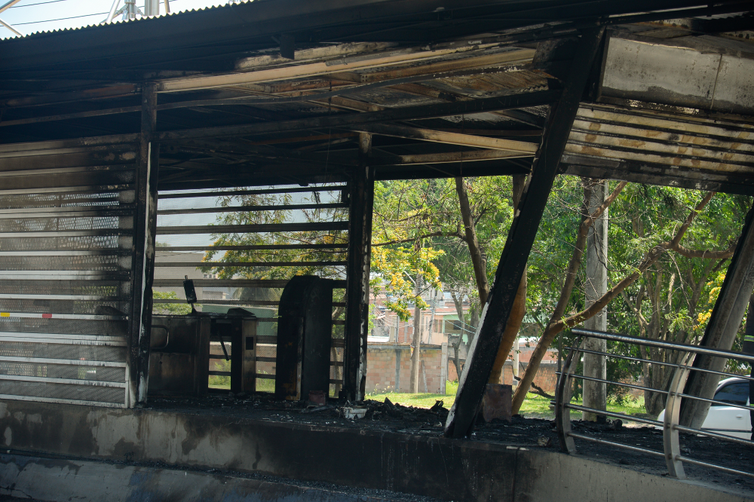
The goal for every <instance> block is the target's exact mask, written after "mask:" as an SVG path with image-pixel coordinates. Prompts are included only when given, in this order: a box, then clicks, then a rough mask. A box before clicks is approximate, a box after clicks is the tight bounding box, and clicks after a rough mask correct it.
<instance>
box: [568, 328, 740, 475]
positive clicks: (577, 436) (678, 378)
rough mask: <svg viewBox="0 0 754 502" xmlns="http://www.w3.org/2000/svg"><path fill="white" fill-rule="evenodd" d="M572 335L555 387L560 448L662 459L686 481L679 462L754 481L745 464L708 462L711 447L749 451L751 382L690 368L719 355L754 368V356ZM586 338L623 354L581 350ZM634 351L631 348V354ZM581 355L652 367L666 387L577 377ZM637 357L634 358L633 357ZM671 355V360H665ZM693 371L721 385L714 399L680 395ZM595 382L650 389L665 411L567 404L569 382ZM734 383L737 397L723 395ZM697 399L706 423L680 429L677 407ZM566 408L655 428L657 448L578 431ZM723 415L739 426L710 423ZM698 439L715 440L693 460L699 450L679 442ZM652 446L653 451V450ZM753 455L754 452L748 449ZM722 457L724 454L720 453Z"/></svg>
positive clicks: (580, 332)
mask: <svg viewBox="0 0 754 502" xmlns="http://www.w3.org/2000/svg"><path fill="white" fill-rule="evenodd" d="M573 333H574V334H575V335H577V338H576V341H575V343H574V344H573V346H571V347H567V348H566V349H567V350H568V351H569V353H568V356H567V358H566V360H565V363H564V365H563V368H562V371H561V372H560V375H559V379H558V388H557V393H556V399H555V406H556V422H557V427H558V434H559V437H560V443H561V448H562V449H563V450H564V451H566V452H568V453H574V452H576V451H577V441H579V442H581V441H584V442H590V443H593V444H594V443H597V444H600V445H602V446H605V447H608V448H620V449H623V450H629V451H631V452H633V453H636V454H642V455H647V456H651V457H656V458H660V459H664V460H665V465H666V466H667V469H668V473H669V474H670V475H671V476H674V477H676V478H679V479H685V478H686V472H685V471H684V464H688V465H694V466H701V467H704V468H711V469H716V470H718V471H723V472H727V473H730V474H733V475H736V476H746V477H752V478H754V467H751V468H750V469H746V468H742V465H743V466H746V465H747V463H746V462H739V463H737V464H735V465H730V464H729V465H723V464H724V463H722V462H716V461H711V460H710V458H712V459H714V458H715V457H716V454H715V452H714V451H710V450H711V449H715V448H719V451H720V452H722V451H724V449H725V448H726V446H727V447H729V446H730V445H731V444H732V443H736V444H738V445H743V446H744V447H745V448H754V443H752V441H751V440H750V434H751V425H750V422H749V412H750V411H751V410H753V409H754V408H752V407H751V406H750V403H749V402H748V397H749V394H748V383H749V382H750V381H751V380H752V379H751V378H750V377H749V376H744V375H740V374H736V373H731V372H727V371H717V370H714V369H702V368H695V367H694V366H693V364H694V360H695V358H696V357H699V356H702V355H703V356H712V357H719V358H723V359H725V360H734V361H738V362H740V363H746V364H747V369H748V365H751V364H754V356H749V355H745V354H741V353H738V352H731V351H725V350H715V349H709V348H704V347H697V346H693V345H686V344H678V343H671V342H665V341H661V340H650V339H645V338H637V337H631V336H624V335H617V334H610V333H605V332H600V331H591V330H585V329H574V330H573ZM589 339H598V340H605V341H606V342H608V343H609V342H614V343H613V345H618V344H620V345H621V346H622V347H623V350H621V351H620V353H618V351H615V350H613V351H611V350H609V349H608V350H604V351H603V350H593V349H587V348H586V347H585V345H586V344H585V343H584V342H585V341H586V340H589ZM631 348H634V349H636V350H630V349H631ZM639 348H644V349H648V348H652V349H654V350H653V351H652V352H653V353H655V354H657V353H663V354H665V356H664V357H662V358H655V359H653V358H650V357H645V356H644V355H642V353H644V354H647V353H649V351H648V350H638V349H639ZM584 354H592V355H595V356H598V357H605V358H613V359H619V360H622V361H624V362H626V363H629V364H640V365H653V366H655V367H656V368H660V367H664V368H666V370H667V371H669V374H668V378H667V379H666V381H668V382H669V383H668V385H667V386H666V387H665V388H652V387H649V386H647V385H646V384H645V383H643V382H642V381H625V380H624V381H617V380H610V379H603V378H596V377H591V376H583V375H580V374H577V373H576V370H577V366H578V362H579V361H580V360H581V357H582V356H583V355H584ZM637 354H638V355H637ZM668 354H671V355H672V357H668ZM693 372H700V373H707V374H709V375H711V376H712V377H713V378H715V379H716V381H717V380H721V381H722V382H723V383H722V384H721V385H720V386H719V388H718V390H717V392H716V393H715V395H714V396H699V395H691V394H687V393H685V390H684V389H685V387H686V383H687V381H688V378H689V375H690V374H692V373H693ZM726 378H735V379H734V380H730V381H728V380H724V379H726ZM579 381H581V382H586V381H591V382H596V383H601V384H605V385H614V386H618V387H622V388H623V389H626V390H629V391H633V392H636V391H641V392H644V391H649V392H652V393H659V394H662V395H663V396H664V397H665V410H664V411H663V412H662V413H660V415H659V416H658V417H657V418H651V417H648V416H635V415H631V414H628V413H622V412H618V411H609V410H601V409H595V408H592V407H589V406H584V405H581V404H576V403H575V402H572V399H571V396H572V394H573V392H572V390H573V387H574V383H576V382H579ZM734 384H735V385H737V386H738V387H737V388H738V393H739V394H738V397H735V396H733V395H732V394H730V393H726V387H725V386H726V385H730V386H733V385H734ZM689 401H697V402H703V403H707V404H709V405H710V410H711V411H708V416H707V419H706V420H705V421H704V423H703V424H702V425H701V426H700V427H690V426H687V425H681V423H680V417H681V406H682V404H683V403H684V402H687V403H688V402H689ZM571 410H573V411H581V412H586V413H592V414H594V415H596V416H602V417H606V418H612V419H617V420H621V421H622V422H626V423H633V424H635V425H636V426H649V427H651V428H653V429H656V430H660V429H661V430H662V439H661V441H660V442H659V443H658V444H654V445H650V446H648V445H647V444H639V443H637V442H636V441H634V442H632V443H631V444H629V443H628V442H627V441H624V442H621V441H619V440H616V439H614V438H612V437H600V435H599V434H589V433H581V432H579V431H577V430H575V428H574V426H573V424H572V422H571ZM722 412H726V413H728V414H732V416H733V417H734V418H733V420H734V421H737V422H738V424H739V425H738V426H733V427H731V426H729V425H723V426H719V425H714V424H713V423H712V420H711V418H713V419H718V418H719V419H720V420H724V416H723V415H722ZM701 437H706V438H714V439H715V440H717V441H710V442H709V443H710V444H709V445H706V446H705V448H704V449H703V450H704V453H705V455H703V458H702V456H697V454H700V453H702V451H701V450H700V449H698V448H695V449H692V448H686V447H684V441H687V440H690V439H691V438H694V439H698V438H701ZM652 446H656V447H654V448H653V447H652ZM752 452H753V453H754V450H752ZM720 456H723V455H720Z"/></svg>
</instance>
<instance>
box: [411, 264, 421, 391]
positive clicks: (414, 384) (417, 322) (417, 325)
mask: <svg viewBox="0 0 754 502" xmlns="http://www.w3.org/2000/svg"><path fill="white" fill-rule="evenodd" d="M420 294H421V276H417V278H416V297H417V299H418V298H419V295H420ZM421 345H422V310H421V308H420V307H419V304H418V302H416V303H415V307H414V343H413V346H414V352H413V353H412V354H411V392H412V393H414V394H416V393H418V392H419V372H420V371H421Z"/></svg>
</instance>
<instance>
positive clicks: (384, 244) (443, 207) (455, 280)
mask: <svg viewBox="0 0 754 502" xmlns="http://www.w3.org/2000/svg"><path fill="white" fill-rule="evenodd" d="M464 182H465V183H466V188H467V191H468V195H469V202H470V206H471V213H472V218H473V220H474V222H475V227H476V231H477V236H478V239H479V243H480V247H481V248H482V252H483V255H484V258H485V263H484V265H485V267H486V270H487V276H488V278H489V280H490V281H491V280H492V278H493V277H494V274H495V267H496V266H497V259H498V257H499V256H500V252H502V248H503V246H504V245H505V240H506V238H507V233H508V232H507V230H508V227H509V226H510V223H511V220H512V217H513V208H512V205H511V203H510V194H511V181H510V178H509V177H503V176H499V177H480V178H466V179H464ZM373 221H374V222H373V236H372V246H373V259H372V269H373V271H375V272H378V273H380V274H381V273H382V270H383V269H385V263H386V262H387V261H390V259H389V256H390V254H392V253H395V255H394V256H395V258H396V261H398V262H403V263H405V264H409V263H411V260H407V256H408V255H409V254H410V252H409V251H411V252H414V253H416V252H418V250H421V253H423V254H424V256H420V255H416V256H415V258H413V259H412V260H413V267H415V268H416V269H417V270H418V269H422V266H419V264H420V263H422V262H423V261H426V259H427V258H428V259H429V260H430V261H431V262H432V264H433V266H435V267H436V268H437V270H438V271H439V276H440V281H441V282H442V285H443V288H444V289H445V290H446V291H450V292H454V293H456V294H457V295H458V296H459V297H460V298H463V297H468V299H469V300H470V302H471V303H472V306H473V307H472V308H473V312H472V319H467V320H466V321H470V322H471V323H472V324H473V325H475V324H476V323H475V322H474V321H475V319H478V315H479V312H480V310H481V309H480V307H479V300H478V299H479V296H478V294H477V292H476V285H475V282H474V272H473V268H472V265H471V262H470V259H469V251H468V246H467V243H466V235H465V233H464V227H463V221H462V219H461V214H460V210H459V203H458V194H457V193H456V188H455V181H454V180H453V179H452V178H449V179H432V180H410V181H391V182H378V183H377V184H376V186H375V208H374V220H373ZM385 248H386V249H388V250H389V251H385V250H384V249H385ZM430 257H431V258H430ZM487 257H491V259H490V260H488V259H486V258H487ZM430 275H431V274H430ZM391 277H392V276H391ZM375 282H377V281H375ZM384 282H385V281H383V283H384ZM427 282H428V283H431V281H429V280H428V281H427ZM395 284H396V285H398V286H401V287H404V288H405V285H403V284H401V283H400V281H396V283H395ZM383 287H385V289H386V291H391V288H392V286H391V285H390V282H388V283H386V284H385V285H384V286H383ZM459 314H460V313H459Z"/></svg>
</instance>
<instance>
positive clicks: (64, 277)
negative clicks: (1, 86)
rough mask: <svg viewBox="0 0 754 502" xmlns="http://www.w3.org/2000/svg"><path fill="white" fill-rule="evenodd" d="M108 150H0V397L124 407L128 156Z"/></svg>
mask: <svg viewBox="0 0 754 502" xmlns="http://www.w3.org/2000/svg"><path fill="white" fill-rule="evenodd" d="M113 152H114V153H113V155H112V156H111V158H113V159H121V160H120V161H117V162H114V163H112V164H108V165H90V164H92V163H94V162H88V161H86V160H85V161H83V162H82V160H81V159H85V158H86V154H85V152H84V155H77V156H75V159H77V162H79V163H80V164H83V165H71V164H70V163H71V160H70V157H66V156H60V163H59V164H60V165H59V166H58V167H56V168H50V167H49V162H44V164H45V165H46V167H45V168H44V169H41V168H40V169H35V165H37V164H39V163H40V159H41V158H43V157H44V158H45V159H49V156H48V155H53V154H54V153H52V152H50V151H40V150H34V151H32V150H29V151H20V152H19V151H16V152H0V399H18V400H26V401H43V402H61V403H72V404H88V405H92V404H94V405H101V406H125V403H126V353H127V330H128V315H127V314H128V313H129V312H130V311H131V302H132V299H131V266H132V245H133V227H134V224H133V223H134V212H135V201H134V194H135V187H134V184H133V182H134V179H135V172H136V166H137V165H136V162H135V159H136V158H137V155H136V148H135V145H126V146H124V145H113ZM123 159H125V160H123ZM21 160H23V162H21ZM20 166H22V167H20Z"/></svg>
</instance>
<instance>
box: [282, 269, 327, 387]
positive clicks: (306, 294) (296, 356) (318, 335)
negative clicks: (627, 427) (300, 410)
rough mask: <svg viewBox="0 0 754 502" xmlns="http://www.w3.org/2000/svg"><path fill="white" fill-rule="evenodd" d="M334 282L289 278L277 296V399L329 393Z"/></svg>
mask: <svg viewBox="0 0 754 502" xmlns="http://www.w3.org/2000/svg"><path fill="white" fill-rule="evenodd" d="M332 292H333V282H332V281H331V280H329V279H321V278H319V277H316V276H297V277H294V278H293V279H291V281H290V282H289V283H288V284H287V285H286V287H285V289H284V290H283V294H282V296H281V297H280V306H279V311H278V315H279V322H278V335H277V356H276V369H275V397H276V398H277V399H288V400H298V399H308V398H309V392H310V391H321V392H323V393H324V394H325V395H327V394H328V390H329V388H330V345H331V343H330V341H331V338H332Z"/></svg>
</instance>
